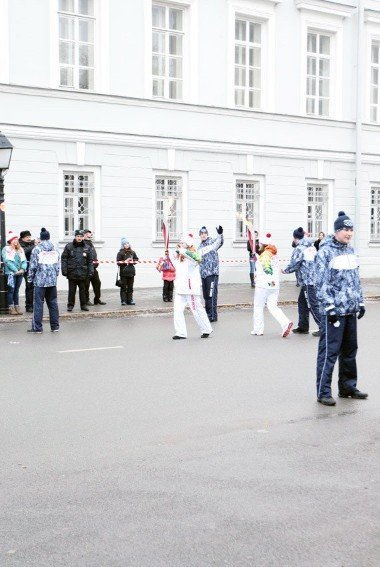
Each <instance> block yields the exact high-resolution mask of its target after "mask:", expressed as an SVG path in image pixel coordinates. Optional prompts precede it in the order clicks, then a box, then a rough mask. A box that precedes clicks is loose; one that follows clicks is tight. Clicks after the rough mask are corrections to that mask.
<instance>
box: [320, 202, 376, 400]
mask: <svg viewBox="0 0 380 567" xmlns="http://www.w3.org/2000/svg"><path fill="white" fill-rule="evenodd" d="M353 230H354V225H353V222H352V220H351V219H350V218H349V217H348V216H347V215H346V214H345V213H344V212H343V211H340V212H339V214H338V218H337V219H336V221H335V223H334V235H333V236H329V237H327V238H326V240H325V241H324V242H323V243H322V244H321V246H320V249H319V251H318V254H317V257H316V288H317V296H318V300H319V302H320V312H321V325H320V330H321V336H320V339H319V345H318V358H317V399H318V401H319V402H320V403H321V404H324V405H326V406H334V405H335V403H336V402H335V400H334V398H333V397H332V395H331V379H332V374H333V371H334V365H335V362H336V360H337V358H338V356H339V380H338V390H339V396H340V397H341V398H354V399H360V400H362V399H365V398H367V397H368V394H366V393H364V392H361V391H360V390H358V389H357V369H356V353H357V350H358V342H357V330H356V326H357V324H356V319H357V318H358V319H361V318H362V317H363V316H364V314H365V307H364V301H363V292H362V288H361V284H360V278H359V267H358V261H357V257H356V254H355V250H354V248H353V247H352V246H351V244H350V241H351V239H352V235H353Z"/></svg>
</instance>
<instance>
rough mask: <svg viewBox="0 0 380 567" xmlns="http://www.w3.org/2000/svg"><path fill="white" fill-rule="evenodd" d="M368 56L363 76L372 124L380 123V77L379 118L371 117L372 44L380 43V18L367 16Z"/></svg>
mask: <svg viewBox="0 0 380 567" xmlns="http://www.w3.org/2000/svg"><path fill="white" fill-rule="evenodd" d="M365 30H366V32H367V33H366V49H365V52H366V56H365V61H366V64H365V72H364V73H363V76H364V77H365V78H364V80H365V112H364V115H365V117H366V121H367V122H370V123H371V124H379V123H380V79H379V95H378V96H379V98H378V100H379V102H378V105H377V112H378V115H377V120H376V121H373V120H372V119H371V90H372V77H371V69H372V55H371V54H372V44H373V43H377V44H379V45H380V18H379V19H378V20H377V19H374V18H373V19H371V18H369V17H368V18H367V21H366V27H365ZM379 74H380V68H379Z"/></svg>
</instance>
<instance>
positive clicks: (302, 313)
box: [282, 226, 320, 337]
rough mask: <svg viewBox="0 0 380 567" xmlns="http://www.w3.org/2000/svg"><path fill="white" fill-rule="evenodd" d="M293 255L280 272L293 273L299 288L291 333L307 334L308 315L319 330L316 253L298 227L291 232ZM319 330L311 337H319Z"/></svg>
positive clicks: (303, 232) (310, 241)
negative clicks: (294, 324) (295, 317)
mask: <svg viewBox="0 0 380 567" xmlns="http://www.w3.org/2000/svg"><path fill="white" fill-rule="evenodd" d="M293 247H294V250H293V253H292V257H291V259H290V262H289V264H288V265H287V266H286V268H284V269H283V270H282V273H283V274H291V273H292V272H295V274H296V280H297V285H298V286H299V287H300V288H301V289H300V293H299V296H298V326H297V327H296V328H295V329H293V333H299V334H305V335H307V334H308V333H309V313H311V314H312V316H313V318H314V321H315V322H316V324H317V325H318V328H319V319H320V317H319V307H318V300H317V296H316V293H315V262H314V260H315V256H316V254H317V251H316V249H315V247H314V245H313V241H312V240H311V239H310V238H307V237H306V236H305V231H304V229H303V228H302V226H300V227H299V228H296V229H295V230H294V231H293ZM319 335H320V333H319V330H317V331H314V332H313V336H315V337H319Z"/></svg>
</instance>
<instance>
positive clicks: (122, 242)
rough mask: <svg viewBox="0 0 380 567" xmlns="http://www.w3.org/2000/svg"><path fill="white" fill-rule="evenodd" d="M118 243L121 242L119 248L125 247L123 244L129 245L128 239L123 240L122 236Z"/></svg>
mask: <svg viewBox="0 0 380 567" xmlns="http://www.w3.org/2000/svg"><path fill="white" fill-rule="evenodd" d="M120 242H121V247H122V248H123V247H124V246H125V244H129V240H128V238H125V236H122V238H121V241H120Z"/></svg>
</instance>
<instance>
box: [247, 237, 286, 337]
mask: <svg viewBox="0 0 380 567" xmlns="http://www.w3.org/2000/svg"><path fill="white" fill-rule="evenodd" d="M271 236H272V235H271V234H269V233H268V234H266V235H265V236H261V237H260V238H259V244H260V253H259V254H258V255H257V262H256V276H255V283H256V291H255V299H254V304H253V331H252V332H251V335H262V334H263V333H264V307H265V306H267V307H268V311H269V313H270V314H271V315H272V316H273V317H274V318H275V319H276V321H278V323H279V324H280V325H281V335H282V336H283V337H284V338H285V337H287V336H288V335H289V333H290V331H291V328H292V327H293V323H292V321H290V320H289V319H288V318H287V316H286V315H285V313H284V312H283V311H282V309H280V308H279V307H278V305H277V301H278V295H279V291H280V274H279V272H280V270H279V265H278V259H277V248H276V246H274V245H273V243H272V238H271Z"/></svg>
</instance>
